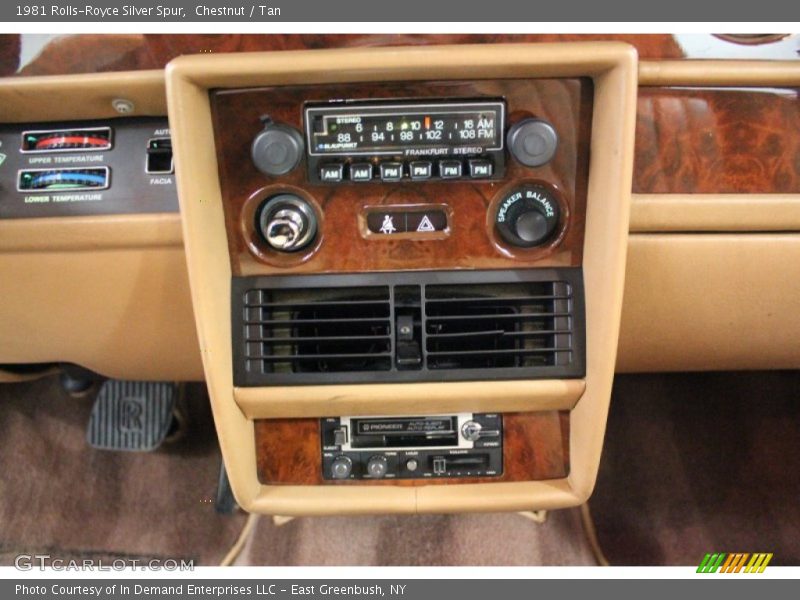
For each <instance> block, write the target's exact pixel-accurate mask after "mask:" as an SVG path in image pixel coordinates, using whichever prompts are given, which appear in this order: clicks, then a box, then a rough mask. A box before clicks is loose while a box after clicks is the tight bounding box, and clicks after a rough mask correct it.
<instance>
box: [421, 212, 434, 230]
mask: <svg viewBox="0 0 800 600" xmlns="http://www.w3.org/2000/svg"><path fill="white" fill-rule="evenodd" d="M430 231H436V228H435V227H434V226H433V223H431V220H430V219H429V218H428V215H425V216H424V217H422V221H420V222H419V226H418V227H417V232H419V233H428V232H430Z"/></svg>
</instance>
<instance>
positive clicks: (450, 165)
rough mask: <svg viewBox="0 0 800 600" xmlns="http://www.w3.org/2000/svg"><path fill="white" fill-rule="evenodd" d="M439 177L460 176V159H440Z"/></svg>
mask: <svg viewBox="0 0 800 600" xmlns="http://www.w3.org/2000/svg"><path fill="white" fill-rule="evenodd" d="M439 177H441V178H442V179H457V178H459V177H461V161H459V160H440V161H439Z"/></svg>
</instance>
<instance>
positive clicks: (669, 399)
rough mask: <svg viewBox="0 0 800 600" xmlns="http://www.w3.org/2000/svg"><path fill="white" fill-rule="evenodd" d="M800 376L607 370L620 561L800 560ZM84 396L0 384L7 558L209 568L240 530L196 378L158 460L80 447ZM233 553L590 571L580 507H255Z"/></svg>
mask: <svg viewBox="0 0 800 600" xmlns="http://www.w3.org/2000/svg"><path fill="white" fill-rule="evenodd" d="M799 384H800V374H798V373H740V374H736V373H720V374H715V373H711V374H681V375H630V376H620V377H618V378H617V380H616V382H615V387H614V399H613V402H612V409H611V415H610V418H609V430H608V433H607V436H606V446H605V451H604V455H603V461H602V465H601V470H600V477H599V480H598V486H597V490H596V492H595V495H594V496H593V498H592V501H591V506H592V512H593V514H594V517H595V522H596V526H597V530H598V536H599V539H600V543H601V545H602V547H603V549H604V551H605V553H606V555H607V556H608V558H609V559H610V561H611V563H612V564H622V565H627V564H653V565H659V564H664V565H673V564H679V565H691V564H697V563H698V562H699V561H700V559H701V558H702V556H703V554H705V553H706V552H711V551H722V552H759V551H760V552H773V553H774V554H775V557H774V559H773V564H794V565H797V564H800V502H798V499H800V402H798V399H797V392H796V390H797V389H798V387H800V385H799ZM91 404H92V399H91V398H87V399H83V400H75V399H73V398H70V397H69V396H67V395H66V394H65V393H63V392H62V391H61V388H60V386H59V384H58V379H57V377H47V378H44V379H40V380H37V381H32V382H26V383H19V384H4V385H0V473H2V476H0V564H10V563H12V562H13V558H14V556H16V555H17V554H19V553H28V554H29V553H34V552H44V553H49V554H52V555H54V556H58V557H60V558H84V557H95V558H99V557H103V558H105V557H135V558H184V559H194V560H195V561H196V563H197V564H217V563H218V562H219V561H220V560H221V558H222V557H223V556H224V555H225V553H226V552H227V551H228V549H229V548H230V546H231V545H232V544H233V542H234V540H235V539H236V537H237V535H238V533H239V531H240V529H241V527H242V526H243V524H244V517H243V515H236V516H232V517H231V516H219V515H217V514H216V513H215V512H214V507H213V498H214V495H215V493H216V483H217V476H218V468H219V450H218V448H217V443H216V435H215V432H214V429H213V423H212V420H211V415H210V410H209V407H208V401H207V398H206V396H205V391H204V389H203V387H202V386H201V385H195V386H191V387H190V393H189V394H187V398H186V400H185V404H186V407H185V408H186V413H187V414H188V415H189V423H188V431H189V435H187V436H186V437H184V438H183V439H182V440H179V441H176V442H173V443H171V444H168V445H166V446H165V447H164V448H162V449H161V450H159V451H157V452H154V453H151V454H127V453H113V452H102V451H95V450H92V449H90V448H89V447H88V446H87V445H86V442H85V428H86V422H87V419H88V416H89V411H90V410H91ZM237 564H266V565H338V564H343V565H591V564H594V559H593V557H592V554H591V551H590V549H589V545H588V543H587V540H586V536H585V534H584V531H583V528H582V526H581V522H580V516H579V514H578V511H577V510H567V511H557V512H551V513H550V514H549V515H548V519H547V522H546V523H545V524H543V525H539V524H536V523H534V522H533V521H530V520H528V519H525V518H524V517H522V516H520V515H517V514H488V515H452V516H439V515H431V516H408V517H406V516H387V517H360V518H355V517H341V518H302V519H294V520H292V521H290V522H288V523H286V524H284V525H281V526H277V525H276V524H275V523H274V522H273V520H272V519H270V518H268V517H263V518H262V519H261V520H260V522H259V524H258V525H257V527H256V529H255V533H254V535H253V537H252V538H251V540H250V542H249V543H248V545H247V546H246V548H245V551H244V552H243V554H242V555H241V556H240V558H239V560H238V561H237Z"/></svg>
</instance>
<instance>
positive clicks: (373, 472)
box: [367, 455, 389, 479]
mask: <svg viewBox="0 0 800 600" xmlns="http://www.w3.org/2000/svg"><path fill="white" fill-rule="evenodd" d="M388 470H389V461H388V460H386V457H385V456H381V455H376V456H373V457H372V458H370V459H369V461H368V462H367V474H368V475H369V476H370V477H373V478H375V479H381V478H382V477H383V476H384V475H386V471H388Z"/></svg>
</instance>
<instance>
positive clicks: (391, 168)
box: [381, 162, 403, 181]
mask: <svg viewBox="0 0 800 600" xmlns="http://www.w3.org/2000/svg"><path fill="white" fill-rule="evenodd" d="M402 178H403V163H399V162H385V163H382V164H381V180H382V181H400V180H401V179H402Z"/></svg>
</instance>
